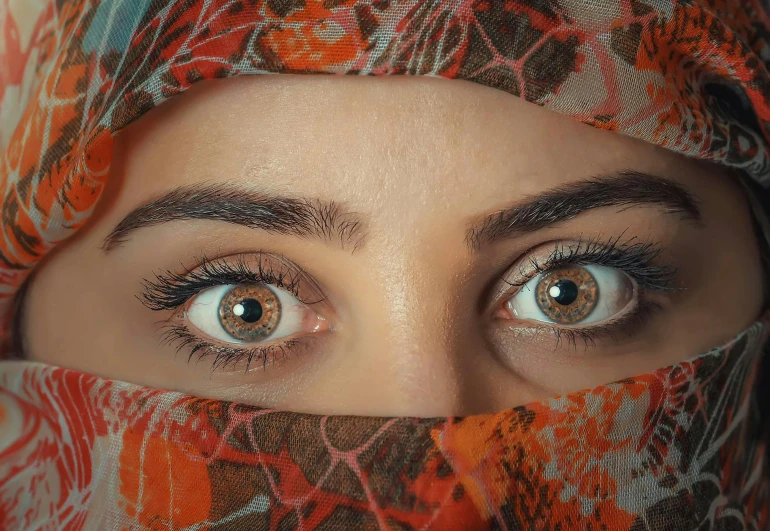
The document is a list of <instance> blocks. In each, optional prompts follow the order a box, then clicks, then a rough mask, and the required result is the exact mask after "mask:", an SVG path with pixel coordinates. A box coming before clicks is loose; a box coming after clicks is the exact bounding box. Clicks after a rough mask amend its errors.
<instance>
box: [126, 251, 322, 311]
mask: <svg viewBox="0 0 770 531" xmlns="http://www.w3.org/2000/svg"><path fill="white" fill-rule="evenodd" d="M256 262H257V263H256V270H255V269H254V267H255V266H254V265H253V264H251V263H247V262H246V261H245V260H244V259H243V258H236V259H234V260H229V261H228V260H224V261H219V262H213V261H211V260H209V259H207V258H206V257H205V256H202V257H201V259H200V263H201V265H200V266H199V267H198V268H197V269H196V270H194V271H189V272H186V273H182V274H180V273H176V272H174V271H165V272H163V273H160V274H156V275H155V279H154V280H144V281H143V282H142V286H143V288H144V289H143V292H142V293H141V295H139V300H140V301H141V302H142V304H144V305H145V306H146V307H147V308H149V309H150V310H155V311H161V310H173V309H176V308H179V307H180V306H182V305H183V304H185V303H186V302H187V301H188V300H190V299H191V298H193V297H194V296H196V295H198V294H199V293H200V292H201V291H203V290H205V289H207V288H211V287H214V286H220V285H226V284H269V285H272V286H275V287H277V288H281V289H283V290H286V291H288V292H289V293H291V294H292V295H294V296H295V297H296V298H297V300H299V301H300V302H302V303H303V304H314V303H316V302H319V301H312V302H310V301H304V300H302V299H301V298H300V295H299V286H300V283H301V274H300V273H299V272H297V271H295V270H292V269H289V268H284V267H280V268H276V267H274V266H273V265H272V264H271V263H270V262H265V260H264V259H263V257H262V256H260V257H259V259H258V260H257V261H256Z"/></svg>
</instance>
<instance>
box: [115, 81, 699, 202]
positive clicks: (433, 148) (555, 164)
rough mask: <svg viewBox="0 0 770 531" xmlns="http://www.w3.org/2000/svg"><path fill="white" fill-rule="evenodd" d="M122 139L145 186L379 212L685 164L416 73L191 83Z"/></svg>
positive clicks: (509, 100)
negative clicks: (196, 185)
mask: <svg viewBox="0 0 770 531" xmlns="http://www.w3.org/2000/svg"><path fill="white" fill-rule="evenodd" d="M121 137H122V140H121V141H120V142H119V144H120V145H121V149H123V150H124V153H125V154H126V155H127V157H126V160H125V164H126V168H127V170H128V174H129V175H130V179H131V182H130V183H129V184H130V185H131V187H132V188H134V187H135V188H138V189H141V190H143V193H144V194H145V197H146V196H147V195H151V194H152V193H154V192H157V191H162V190H164V189H168V188H169V187H173V186H176V185H183V184H189V183H192V182H199V181H220V180H227V181H234V182H243V181H247V182H248V183H249V184H250V185H254V186H257V187H259V188H260V189H265V190H268V191H274V192H278V193H292V194H298V195H307V196H312V197H319V198H321V199H327V200H335V201H344V202H350V203H358V202H372V200H373V198H374V199H376V203H377V204H376V206H377V207H379V208H383V209H385V208H400V207H402V206H403V205H404V202H407V203H410V204H416V205H419V204H423V203H427V202H428V199H429V200H430V201H429V203H430V204H435V203H436V202H442V199H443V200H444V201H443V202H444V203H451V204H458V206H459V207H460V208H462V206H463V205H468V208H469V213H472V212H473V213H475V212H478V211H479V210H483V209H486V208H493V207H495V206H499V204H500V202H501V201H506V202H508V201H514V200H516V199H517V198H518V197H521V196H523V195H527V194H534V193H537V192H539V191H542V190H544V189H546V188H550V187H553V186H556V185H559V184H561V183H564V182H569V181H573V180H578V179H585V178H587V177H591V176H593V175H597V174H599V173H604V172H610V171H616V170H620V169H625V168H633V169H636V170H640V171H648V172H651V173H661V172H665V170H667V169H669V168H670V167H671V166H672V165H673V166H677V167H678V166H682V165H684V166H686V165H687V164H688V163H689V162H688V161H686V160H684V159H683V158H682V157H678V156H676V155H673V154H670V153H668V152H666V151H664V150H662V149H660V148H657V147H655V146H652V145H648V144H645V143H643V142H640V141H637V140H633V139H630V138H626V137H623V136H621V135H618V134H614V133H608V132H605V131H599V130H596V129H593V128H591V127H589V126H586V125H583V124H581V123H578V122H577V121H575V120H573V119H569V118H566V117H563V116H559V115H557V114H555V113H553V112H551V111H547V110H545V109H542V108H540V107H538V106H536V105H533V104H531V103H527V102H524V101H521V100H519V99H518V98H515V97H513V96H511V95H509V94H507V93H504V92H502V91H499V90H495V89H491V88H488V87H483V86H479V85H476V84H473V83H469V82H464V81H457V80H453V81H449V80H444V79H430V78H424V77H421V78H414V77H409V78H407V77H393V78H387V79H382V78H357V77H338V76H255V77H249V78H238V79H226V80H217V81H213V82H207V83H201V84H199V85H198V86H196V87H193V88H192V89H191V90H190V91H189V92H188V93H185V94H183V95H182V96H180V97H177V98H175V99H172V100H171V101H170V102H167V103H165V104H164V105H162V106H161V107H160V108H158V109H156V110H153V111H151V112H150V113H149V114H148V115H147V116H145V117H143V118H142V119H140V120H139V121H138V122H136V123H135V124H132V125H131V126H129V128H128V129H127V130H126V131H125V132H124V133H123V134H122V135H121ZM669 173H670V172H669ZM158 176H162V179H159V178H158ZM372 191H377V193H376V194H372ZM139 199H141V198H139ZM471 211H472V212H471Z"/></svg>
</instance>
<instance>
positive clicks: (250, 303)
mask: <svg viewBox="0 0 770 531" xmlns="http://www.w3.org/2000/svg"><path fill="white" fill-rule="evenodd" d="M239 304H240V305H241V307H242V308H243V313H242V314H241V315H240V316H239V317H240V318H241V319H243V320H244V321H246V322H247V323H256V322H257V321H259V320H260V319H261V318H262V305H261V304H260V303H259V301H256V300H254V299H244V300H242V301H241V302H240V303H239Z"/></svg>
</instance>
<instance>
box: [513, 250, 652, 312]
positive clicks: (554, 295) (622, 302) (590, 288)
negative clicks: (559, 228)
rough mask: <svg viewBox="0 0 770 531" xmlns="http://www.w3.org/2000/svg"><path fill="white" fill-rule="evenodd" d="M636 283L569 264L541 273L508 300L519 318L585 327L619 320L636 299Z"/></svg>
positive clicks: (602, 270) (611, 272) (618, 273)
mask: <svg viewBox="0 0 770 531" xmlns="http://www.w3.org/2000/svg"><path fill="white" fill-rule="evenodd" d="M636 292H637V286H636V282H635V281H634V280H633V279H632V278H631V277H629V276H628V275H627V274H625V273H623V272H622V271H620V270H618V269H615V268H612V267H604V266H598V265H566V266H561V267H558V268H554V269H552V270H549V271H545V272H542V273H539V274H538V275H537V276H535V277H533V278H531V279H529V280H528V281H527V282H526V283H525V284H524V285H522V286H521V288H520V289H519V291H518V293H516V295H514V296H513V297H511V298H510V299H508V301H507V302H506V307H507V309H508V310H509V311H510V313H512V314H513V316H514V317H515V318H516V319H521V320H531V321H540V322H546V323H553V324H560V325H584V324H593V323H599V322H602V321H606V320H610V319H613V318H617V317H618V316H619V314H621V313H625V312H623V310H625V309H626V308H627V307H629V306H631V304H632V302H633V301H634V300H635V299H636Z"/></svg>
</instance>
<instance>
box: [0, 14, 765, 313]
mask: <svg viewBox="0 0 770 531" xmlns="http://www.w3.org/2000/svg"><path fill="white" fill-rule="evenodd" d="M0 22H2V26H3V27H2V28H0V65H1V66H0V113H1V114H0V190H2V193H3V203H2V220H1V222H2V229H3V236H4V237H3V238H0V295H3V294H4V295H5V299H6V305H7V299H8V295H10V294H12V293H13V292H14V291H15V290H16V289H17V287H18V286H19V285H20V283H21V282H22V281H23V280H24V278H25V277H26V275H27V272H28V270H29V268H30V267H32V266H33V265H34V264H35V263H37V262H38V260H39V259H40V258H41V257H42V256H43V255H45V254H46V252H48V251H49V250H50V249H51V248H52V247H53V246H54V245H55V244H57V243H58V242H61V241H62V240H64V239H66V238H67V237H68V236H69V235H71V234H72V233H73V231H75V230H76V229H77V228H78V227H80V226H81V225H82V224H83V223H84V222H85V221H86V220H87V219H88V217H89V215H90V213H91V211H92V209H93V206H94V203H95V202H96V200H97V199H98V197H99V195H100V194H101V192H102V189H103V187H104V183H105V180H106V179H107V176H108V174H109V164H110V156H111V152H112V142H111V138H112V135H113V134H114V133H115V132H117V131H118V130H120V129H121V128H123V127H124V126H125V125H126V124H128V123H129V122H131V121H133V120H135V119H136V118H138V117H139V116H141V115H142V114H144V113H145V112H147V111H148V110H150V109H151V108H152V107H154V106H155V105H158V104H159V103H161V102H162V101H164V100H165V99H167V98H169V97H171V96H174V95H176V94H180V93H181V92H184V91H185V90H186V89H187V88H188V87H190V85H192V84H193V83H195V82H197V81H200V80H204V79H211V78H216V77H226V76H236V75H249V74H270V73H282V74H284V73H297V74H311V73H325V74H354V75H375V76H379V75H396V74H408V75H429V76H440V77H442V78H451V79H465V80H469V81H473V82H477V83H481V84H484V85H489V86H492V87H495V88H498V89H501V90H505V91H507V92H509V93H511V94H513V95H515V96H519V97H521V98H524V99H526V100H528V101H531V102H534V103H537V104H539V105H543V106H546V107H547V108H549V109H552V110H554V111H557V112H560V113H563V114H566V115H568V116H572V117H574V118H576V119H578V120H581V121H583V122H585V123H587V124H590V125H593V126H596V127H601V128H603V129H608V130H612V131H618V132H620V133H625V134H628V135H632V136H635V137H638V138H641V139H643V140H647V141H650V142H655V143H656V144H659V145H661V146H664V147H667V148H670V149H674V150H676V151H679V152H681V153H684V154H687V155H693V156H697V157H701V158H705V159H712V160H717V161H720V162H722V163H724V164H727V165H730V166H733V167H737V168H741V169H742V170H745V171H746V172H747V173H749V174H751V175H753V176H754V177H756V178H757V179H760V180H761V181H762V182H768V180H769V179H770V153H769V152H768V139H769V138H770V96H769V94H770V75H769V74H768V70H767V64H768V63H770V8H769V7H768V3H767V0H743V1H728V0H707V1H693V0H686V1H685V0H617V1H610V0H602V1H591V2H587V1H586V0H559V1H557V0H505V1H504V0H453V1H439V0H429V1H426V0H402V1H393V0H194V1H191V0H184V1H182V0H103V1H98V0H58V1H53V0H50V1H44V0H0ZM0 309H2V308H0Z"/></svg>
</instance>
